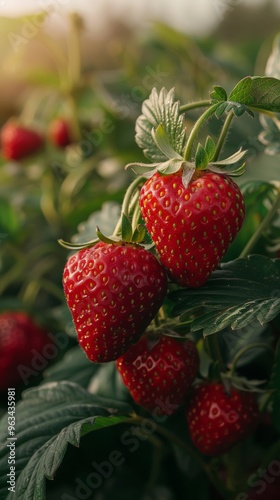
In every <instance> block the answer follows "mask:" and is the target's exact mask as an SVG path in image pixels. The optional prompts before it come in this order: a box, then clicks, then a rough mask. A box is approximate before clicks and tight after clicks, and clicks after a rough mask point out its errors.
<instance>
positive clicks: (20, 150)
mask: <svg viewBox="0 0 280 500" xmlns="http://www.w3.org/2000/svg"><path fill="white" fill-rule="evenodd" d="M47 137H48V140H50V142H51V143H52V144H53V145H54V146H56V147H60V148H64V147H66V146H68V145H69V144H70V143H71V132H70V127H69V124H68V122H67V120H65V119H64V118H55V119H54V120H52V121H51V122H50V124H49V128H48V131H47ZM0 140H1V154H2V157H3V158H5V159H6V160H21V159H22V158H24V157H26V156H28V155H29V154H32V153H35V152H36V151H38V150H39V149H40V148H41V147H42V146H43V144H44V142H45V137H44V135H43V134H42V133H40V132H38V131H37V130H35V129H33V128H30V127H27V126H25V125H21V124H20V123H19V122H18V121H17V120H13V119H11V120H9V121H8V122H7V123H5V125H3V127H2V129H1V135H0Z"/></svg>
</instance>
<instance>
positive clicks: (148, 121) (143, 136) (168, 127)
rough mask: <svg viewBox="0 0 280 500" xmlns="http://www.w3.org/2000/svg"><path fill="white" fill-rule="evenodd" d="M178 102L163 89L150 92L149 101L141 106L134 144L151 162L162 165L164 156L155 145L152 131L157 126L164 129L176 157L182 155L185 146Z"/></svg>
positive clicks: (182, 120)
mask: <svg viewBox="0 0 280 500" xmlns="http://www.w3.org/2000/svg"><path fill="white" fill-rule="evenodd" d="M179 110H180V102H179V101H175V91H174V89H171V90H170V91H169V92H167V90H166V89H165V88H163V89H161V90H160V92H158V91H157V90H156V89H155V88H154V89H153V90H152V92H151V95H150V97H149V99H146V100H145V101H144V103H143V106H142V114H141V115H140V116H139V117H138V119H137V120H136V126H135V130H136V136H135V139H136V142H137V144H138V146H139V147H140V148H141V149H143V152H144V154H145V156H146V157H147V158H148V159H149V160H150V161H152V162H158V163H162V162H164V161H165V160H166V155H165V154H164V153H163V152H162V151H161V149H160V148H159V147H158V145H157V144H156V142H155V140H154V138H153V135H152V130H153V129H157V127H158V126H159V125H161V126H162V128H163V129H164V131H165V133H166V135H167V137H168V142H169V144H170V146H171V148H173V150H174V151H175V152H176V153H177V154H178V155H181V156H182V155H183V152H184V147H185V144H186V134H185V127H184V118H183V115H181V114H180V111H179Z"/></svg>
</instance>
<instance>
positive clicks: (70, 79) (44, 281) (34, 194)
mask: <svg viewBox="0 0 280 500" xmlns="http://www.w3.org/2000/svg"><path fill="white" fill-rule="evenodd" d="M14 3H16V2H14ZM80 3H81V4H82V5H81V12H79V9H76V12H75V13H73V11H72V9H71V6H72V3H71V2H70V1H69V2H59V1H58V0H57V2H56V8H54V10H53V11H52V10H50V11H49V12H47V10H46V9H44V8H43V7H42V6H41V8H39V9H38V8H37V6H36V9H35V8H34V9H35V10H34V12H32V11H30V12H28V13H24V15H23V16H21V17H15V16H14V17H12V16H7V15H5V16H2V17H1V18H0V33H1V35H0V60H1V80H0V126H2V125H4V124H5V123H6V122H7V120H9V119H11V117H13V118H15V119H17V120H19V122H20V123H22V124H25V125H26V126H30V127H32V128H35V129H36V130H38V131H40V133H42V134H43V136H44V138H45V140H44V146H43V147H42V148H41V149H40V150H39V151H38V152H37V153H36V154H34V155H31V156H28V157H26V158H25V159H23V160H21V161H18V162H16V161H7V160H6V159H4V158H1V160H0V311H4V310H7V309H9V310H18V309H24V310H27V311H29V312H30V313H31V314H32V316H34V317H35V318H36V319H37V320H38V321H39V323H41V324H43V325H44V326H45V327H46V328H47V329H48V331H51V332H52V333H54V334H56V333H58V332H61V331H62V332H66V334H67V335H69V343H68V345H67V350H68V349H70V348H72V347H73V350H71V351H70V352H69V353H68V357H67V356H66V357H64V359H63V361H62V362H61V357H62V355H63V354H64V351H63V352H62V351H61V352H60V354H59V356H58V358H56V359H55V360H53V361H52V362H51V363H50V366H49V367H48V369H47V370H46V372H45V373H44V374H42V373H40V374H39V377H35V378H34V379H33V378H32V379H30V385H36V384H38V383H39V382H40V381H41V378H42V377H43V376H44V377H45V378H44V379H45V380H47V381H52V380H61V379H65V378H67V379H69V380H73V381H77V382H79V383H81V384H82V385H83V386H84V387H87V386H88V384H89V381H90V380H91V379H92V383H93V384H95V385H94V387H95V390H96V391H97V393H98V394H101V395H107V396H108V394H109V396H110V397H111V396H112V392H111V393H108V380H109V379H110V380H111V381H112V377H116V373H115V370H113V372H112V373H111V372H110V370H111V371H112V367H111V366H109V365H108V367H98V368H97V367H95V366H91V365H89V364H88V363H87V364H86V363H85V357H84V356H82V354H81V351H80V350H79V349H78V348H76V340H75V332H73V327H72V326H71V325H72V324H71V318H70V313H69V311H68V309H67V307H66V306H65V300H64V295H63V290H62V283H61V277H62V272H63V267H64V264H65V262H66V258H67V256H68V253H67V251H66V250H65V249H63V248H61V247H60V246H59V244H58V242H57V240H58V238H63V239H64V240H68V241H70V240H71V239H72V238H73V241H81V239H84V240H89V239H90V238H94V236H95V226H96V221H97V220H98V223H99V225H100V226H101V230H103V231H104V232H106V231H108V232H109V231H110V228H111V224H112V221H115V220H116V217H117V215H118V211H119V207H120V204H121V202H122V199H123V195H124V192H125V189H126V187H127V186H128V185H129V183H130V182H131V180H132V174H131V173H129V172H127V171H125V170H124V167H125V165H126V163H128V162H133V161H137V160H140V161H145V159H144V158H143V157H142V153H141V151H140V150H139V148H138V147H137V146H136V144H135V140H134V125H135V120H136V118H137V116H138V115H139V114H140V111H141V105H142V102H143V100H144V99H146V98H147V97H148V96H149V94H150V91H151V89H152V87H154V86H155V87H157V88H158V89H160V88H161V87H166V88H167V89H169V88H172V87H175V88H176V95H177V97H178V99H180V101H181V103H182V104H183V103H187V102H191V101H194V100H198V99H207V98H208V96H209V91H210V90H211V88H212V86H213V85H222V86H223V87H224V88H225V89H226V90H229V91H230V90H231V89H232V88H233V87H234V86H235V84H236V83H237V82H238V80H240V79H241V78H243V77H245V76H247V75H263V74H264V73H265V69H266V64H267V59H268V57H269V55H270V53H271V51H272V46H273V41H274V40H275V37H276V35H277V33H278V31H279V28H280V10H279V6H278V4H277V2H272V1H271V2H255V3H254V2H253V1H251V2H245V1H244V2H230V1H229V2H227V1H226V0H225V2H224V6H223V7H222V9H221V4H222V2H220V1H219V0H213V2H209V4H210V3H211V6H212V14H213V15H212V17H213V20H212V24H211V23H210V26H208V25H207V22H206V20H207V19H206V18H207V16H208V15H210V14H209V12H208V10H207V8H206V7H205V9H204V10H203V8H202V7H203V6H202V4H201V2H197V4H198V6H199V5H200V7H201V10H200V18H199V13H197V15H196V18H194V23H195V22H196V24H194V25H193V26H192V29H191V30H190V29H189V30H188V29H187V28H186V29H185V30H184V26H182V24H181V25H180V26H179V27H178V26H176V23H175V22H172V18H170V21H171V22H168V16H167V15H166V16H165V17H164V16H162V15H161V16H158V18H154V19H151V18H149V16H145V12H144V11H145V7H144V3H145V2H143V7H142V9H143V12H144V14H143V15H142V16H140V19H141V22H140V21H139V22H136V19H135V16H134V17H133V16H132V17H131V19H130V17H129V15H127V14H126V10H125V8H124V6H123V10H121V9H119V15H118V16H117V15H116V16H115V17H114V15H113V13H112V12H111V11H110V2H105V4H106V5H105V6H104V12H103V13H100V18H99V17H98V16H97V15H95V16H93V15H92V12H91V6H92V4H91V3H90V2H84V5H83V2H80ZM170 3H171V2H170ZM170 3H169V9H170ZM54 4H55V3H54ZM172 4H174V6H173V8H174V9H176V8H177V9H180V8H182V9H183V7H182V4H181V6H180V4H179V3H178V7H176V5H175V2H174V1H173V2H172ZM184 4H185V5H187V7H188V8H189V9H192V8H193V2H192V1H190V0H189V1H186V2H184ZM42 5H43V4H42ZM62 5H63V6H65V8H62ZM234 5H235V6H234ZM86 6H87V7H86ZM31 7H32V6H31ZM66 7H67V8H66ZM225 7H226V8H225ZM208 8H209V5H208ZM162 10H164V5H163V7H162ZM109 12H111V14H108V13H109ZM179 12H180V10H179ZM87 14H88V15H87ZM178 16H179V14H178V12H177V17H178ZM179 17H180V16H179ZM181 17H182V16H181ZM200 21H201V24H202V25H203V26H204V25H205V26H208V27H205V28H204V30H203V29H201V26H200ZM61 116H62V117H64V118H65V119H66V120H67V121H68V122H69V124H70V129H71V137H72V140H71V143H70V144H69V145H68V146H67V147H66V148H59V147H56V146H54V145H53V144H52V143H51V141H50V140H49V125H50V123H51V121H52V120H53V118H55V117H61ZM197 116H198V115H197V112H196V111H190V112H189V113H188V114H187V116H186V127H190V126H191V125H192V124H193V122H194V120H195V119H196V118H197ZM209 130H210V133H211V135H212V134H213V135H214V136H215V133H216V134H217V132H218V130H219V129H217V122H215V121H213V122H212V121H211V122H210V123H209V129H208V131H209ZM262 130H263V128H262V125H261V123H260V121H259V118H258V116H256V117H255V118H254V119H252V118H251V117H249V116H243V117H242V118H241V119H238V120H235V121H234V124H233V127H232V129H231V132H230V135H229V139H228V141H227V143H226V145H225V147H224V150H223V156H224V157H227V156H229V155H230V154H232V153H233V152H234V151H235V150H236V149H237V148H239V147H240V146H241V145H242V146H243V148H244V149H248V164H247V172H246V173H245V175H244V176H243V177H242V178H240V179H237V182H238V183H239V184H240V185H242V186H243V185H244V193H245V196H246V204H247V216H246V220H245V223H244V227H243V229H242V231H241V232H240V234H239V235H238V237H237V239H236V241H235V242H234V244H233V245H232V247H231V248H230V250H229V252H228V254H227V256H226V260H230V259H234V258H236V257H238V256H239V254H240V252H241V250H242V248H243V247H244V244H245V243H246V241H247V240H248V238H249V237H250V236H251V235H252V234H253V232H254V231H255V229H256V228H257V227H258V225H259V223H260V221H261V220H262V219H263V218H264V217H265V215H266V213H267V211H268V210H269V207H270V205H269V203H272V201H273V186H272V185H271V184H270V181H279V166H278V164H279V157H278V156H277V155H276V156H273V155H266V154H265V153H264V150H265V145H264V144H262V143H261V142H260V141H259V140H258V135H259V134H260V133H261V132H262ZM252 180H253V181H254V185H253V186H252V184H250V181H252ZM260 181H262V182H260ZM274 231H275V233H277V231H279V227H278V226H276V227H275V229H274ZM273 236H274V235H267V238H266V237H264V238H263V239H262V240H261V241H260V242H259V244H258V248H257V249H256V251H258V252H260V253H263V254H266V255H269V256H272V257H274V256H275V255H276V253H275V249H274V247H273ZM278 326H279V325H278ZM260 335H262V332H261V333H260ZM237 341H240V338H239V337H237ZM74 358H75V363H74V362H73V359H74ZM269 363H270V361H269V360H268V364H269ZM73 364H74V365H75V366H74V369H73ZM96 387H97V389H96ZM112 387H113V389H114V390H113V395H115V396H116V395H118V397H120V399H122V389H123V388H121V387H120V385H119V380H115V379H114V383H113V385H112ZM112 387H111V389H110V390H111V391H112ZM25 388H26V387H25V386H24V385H22V387H20V388H19V390H18V393H17V397H18V398H19V397H20V391H21V389H25ZM0 405H1V412H4V411H5V410H6V394H4V395H3V397H1V399H0ZM111 438H112V437H111V435H110V433H108V434H106V446H107V448H108V449H110V447H111V446H112V442H111ZM94 439H95V436H94ZM98 439H100V443H99V441H98V442H96V441H95V446H96V447H97V448H98V452H100V450H102V449H103V447H104V434H103V435H101V436H100V437H98ZM145 446H148V444H147V445H145ZM107 448H106V449H107ZM107 452H108V450H107V451H106V450H105V452H104V453H105V454H104V456H105V455H106V453H107ZM87 453H88V449H83V448H82V454H85V460H81V454H79V463H80V467H81V469H82V468H83V467H84V463H85V462H86V461H88V457H87V456H86V455H87ZM139 454H140V455H141V456H140V461H141V459H142V463H143V464H144V463H146V462H145V461H146V457H147V450H146V448H142V449H141V451H139ZM76 456H77V450H74V449H69V450H68V452H67V455H66V466H65V467H64V469H63V468H62V469H61V471H60V472H59V474H60V476H59V481H58V488H60V489H61V491H63V492H67V491H68V490H67V488H68V483H67V484H66V482H67V481H68V478H69V470H68V469H67V464H68V465H69V464H70V463H72V467H73V464H74V465H75V463H76V462H75V460H76ZM138 458H139V457H138ZM138 458H137V457H136V456H135V457H134V459H135V460H138ZM143 459H144V460H143ZM178 462H179V460H178ZM138 463H139V460H138ZM148 465H149V464H148ZM171 465H172V464H170V463H169V462H168V460H167V461H166V472H167V471H168V470H169V468H170V467H171ZM126 468H129V467H128V466H125V467H124V469H126ZM144 468H145V467H144ZM173 468H174V467H173ZM66 471H67V473H66ZM146 472H147V471H146ZM81 473H82V472H81ZM123 473H125V477H126V480H127V471H126V470H124V471H123V470H120V471H119V477H118V476H116V477H115V476H114V478H113V479H112V481H111V482H108V484H106V488H105V486H104V488H105V489H106V491H105V489H104V491H103V496H102V498H112V497H111V496H110V495H111V493H112V491H115V489H116V484H118V485H120V484H123V481H122V477H121V476H122V474H123ZM85 474H86V472H85ZM66 476H67V477H66ZM196 479H197V478H196ZM138 480H139V478H138V477H137V478H135V481H138ZM180 480H182V477H181V479H180ZM133 481H134V479H133ZM162 481H163V483H162V490H165V488H167V487H166V486H165V478H164V477H163V478H162ZM173 482H174V481H173ZM115 483H116V484H115ZM189 485H190V483H188V487H189ZM198 485H199V487H200V488H201V492H200V490H198V489H197V488H198ZM54 488H56V486H54ZM205 488H206V486H205V484H204V483H203V482H200V481H199V478H198V480H196V481H195V483H194V485H193V491H192V492H191V495H192V494H193V496H192V498H202V496H203V495H206V496H205V498H206V497H207V495H208V493H205V492H204V491H202V490H204V489H205ZM107 490H108V491H107ZM71 491H72V490H71V488H70V486H69V492H71ZM120 491H121V490H120ZM133 491H134V492H135V485H134V489H133ZM126 494H127V495H128V494H129V489H128V485H127V484H126ZM154 494H155V495H156V494H158V495H159V493H154ZM165 494H166V496H162V497H160V498H173V496H172V493H171V492H170V493H168V491H167V490H166V492H165ZM168 494H170V496H168ZM57 495H58V493H57ZM121 495H124V492H122V491H121ZM139 495H140V493H139ZM195 495H201V496H195ZM53 498H54V497H53ZM114 498H115V497H114ZM120 498H125V497H124V496H120ZM127 498H128V497H127ZM139 498H140V496H139ZM151 498H154V497H151ZM155 498H158V496H155ZM203 498H204V496H203ZM207 498H210V497H207Z"/></svg>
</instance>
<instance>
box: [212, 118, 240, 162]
mask: <svg viewBox="0 0 280 500" xmlns="http://www.w3.org/2000/svg"><path fill="white" fill-rule="evenodd" d="M234 116H235V115H234V112H233V111H232V110H230V112H229V113H228V115H227V117H226V119H225V121H224V124H223V127H222V130H221V133H220V136H219V139H218V142H217V145H216V150H215V154H214V157H213V159H212V161H217V160H218V158H219V155H220V152H221V150H222V147H223V145H224V142H225V139H226V136H227V133H228V130H229V127H230V125H231V122H232V120H233V118H234Z"/></svg>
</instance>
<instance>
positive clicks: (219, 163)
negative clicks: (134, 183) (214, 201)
mask: <svg viewBox="0 0 280 500" xmlns="http://www.w3.org/2000/svg"><path fill="white" fill-rule="evenodd" d="M151 136H152V138H153V140H154V142H155V144H156V145H157V147H158V149H159V150H160V151H161V152H162V153H163V154H164V155H165V156H166V158H167V159H166V161H164V162H156V163H150V164H147V163H141V162H133V163H129V164H127V165H126V167H125V168H126V169H131V170H132V171H133V172H134V173H135V174H136V175H139V176H142V177H144V178H145V179H149V178H150V177H152V176H153V175H154V174H155V173H156V172H158V173H160V174H161V175H172V174H175V173H176V172H180V171H181V172H182V182H183V185H184V187H185V188H187V187H188V185H189V183H190V182H191V180H193V179H194V177H195V174H196V173H198V174H199V172H200V171H202V170H209V171H211V172H214V173H219V174H222V175H223V174H224V175H225V174H226V175H229V176H240V175H242V174H243V173H244V172H245V163H242V164H241V165H240V161H241V160H242V159H243V157H244V156H245V154H246V153H247V150H242V148H240V149H239V150H238V151H236V152H235V153H233V154H232V155H231V156H229V157H227V158H224V159H223V160H218V159H216V146H215V142H214V140H213V139H212V137H210V136H208V137H207V138H206V142H205V145H204V146H203V145H202V144H201V143H199V144H198V146H197V149H196V153H195V157H194V160H193V161H190V160H189V159H188V158H187V157H186V155H185V158H184V157H183V156H182V155H180V154H179V153H177V152H176V151H175V150H174V149H173V147H172V146H171V144H170V141H169V138H168V136H167V133H166V131H165V130H164V128H163V126H162V124H160V125H158V127H157V128H156V129H152V131H151ZM187 156H188V155H187Z"/></svg>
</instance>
